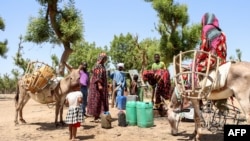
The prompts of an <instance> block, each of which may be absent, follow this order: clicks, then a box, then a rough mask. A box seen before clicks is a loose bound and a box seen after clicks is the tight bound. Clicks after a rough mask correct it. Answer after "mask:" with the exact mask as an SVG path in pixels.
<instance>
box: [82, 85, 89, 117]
mask: <svg viewBox="0 0 250 141" xmlns="http://www.w3.org/2000/svg"><path fill="white" fill-rule="evenodd" d="M81 92H82V112H83V115H84V114H86V106H87V99H88V87H87V86H83V85H82V86H81Z"/></svg>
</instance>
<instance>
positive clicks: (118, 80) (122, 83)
mask: <svg viewBox="0 0 250 141" xmlns="http://www.w3.org/2000/svg"><path fill="white" fill-rule="evenodd" d="M110 78H111V79H112V80H113V81H114V82H115V83H113V84H114V85H115V89H116V88H117V87H119V88H118V90H117V91H116V105H120V104H118V103H117V102H119V101H118V96H123V95H124V89H125V87H126V76H125V74H124V73H123V72H121V71H119V70H116V71H115V72H113V73H111V74H110Z"/></svg>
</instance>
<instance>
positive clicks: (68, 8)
mask: <svg viewBox="0 0 250 141" xmlns="http://www.w3.org/2000/svg"><path fill="white" fill-rule="evenodd" d="M37 1H38V3H39V4H40V5H41V6H42V7H43V8H42V9H41V10H40V11H39V15H38V17H31V18H30V21H29V24H28V29H27V33H26V36H25V41H29V42H34V43H36V44H41V43H52V44H55V45H63V47H64V52H63V54H62V56H61V58H60V65H59V74H60V75H62V76H63V75H64V68H65V66H64V63H63V62H66V61H67V60H68V58H69V55H70V54H71V53H72V52H73V49H72V45H74V44H76V43H77V42H78V41H80V40H82V38H83V35H82V33H83V21H82V18H81V16H82V15H81V13H80V12H79V11H78V10H77V9H76V8H75V6H74V0H69V2H68V3H67V4H65V5H64V6H62V8H60V7H59V3H60V2H62V1H61V0H37Z"/></svg>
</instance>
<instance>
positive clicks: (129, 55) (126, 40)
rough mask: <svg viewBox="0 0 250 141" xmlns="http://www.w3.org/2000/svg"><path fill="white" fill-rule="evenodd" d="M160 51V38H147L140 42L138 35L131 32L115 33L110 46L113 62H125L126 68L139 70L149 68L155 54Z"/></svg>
mask: <svg viewBox="0 0 250 141" xmlns="http://www.w3.org/2000/svg"><path fill="white" fill-rule="evenodd" d="M155 52H159V40H156V39H150V38H146V39H144V40H142V41H141V42H139V40H138V35H136V36H133V35H132V34H130V33H127V34H126V35H123V34H120V35H119V36H117V35H115V36H114V39H113V41H112V42H111V46H110V56H111V59H112V62H113V63H114V64H117V63H119V62H123V63H124V64H125V69H127V68H129V69H137V70H139V71H141V70H144V69H149V67H150V66H151V63H152V62H153V54H154V53H155Z"/></svg>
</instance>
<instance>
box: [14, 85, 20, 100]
mask: <svg viewBox="0 0 250 141" xmlns="http://www.w3.org/2000/svg"><path fill="white" fill-rule="evenodd" d="M19 93H20V91H19V83H18V82H17V85H16V95H15V97H14V100H15V105H17V103H18V100H19Z"/></svg>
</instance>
